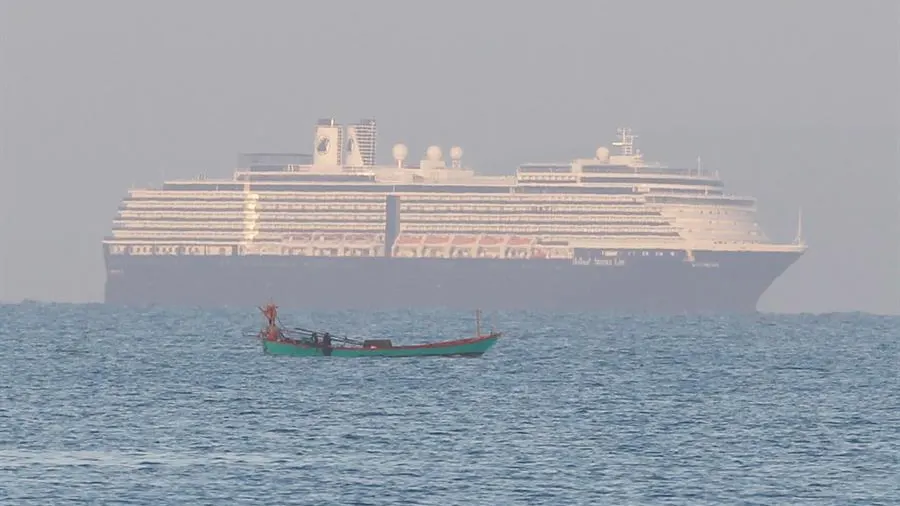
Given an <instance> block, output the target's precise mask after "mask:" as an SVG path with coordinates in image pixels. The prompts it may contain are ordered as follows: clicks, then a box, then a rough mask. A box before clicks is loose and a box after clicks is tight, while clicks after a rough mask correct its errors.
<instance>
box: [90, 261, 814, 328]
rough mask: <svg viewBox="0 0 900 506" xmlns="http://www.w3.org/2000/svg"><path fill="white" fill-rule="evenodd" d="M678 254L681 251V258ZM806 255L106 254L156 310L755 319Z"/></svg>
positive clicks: (110, 299)
mask: <svg viewBox="0 0 900 506" xmlns="http://www.w3.org/2000/svg"><path fill="white" fill-rule="evenodd" d="M670 255H671V256H670ZM799 256H800V254H799V253H794V252H713V251H710V252H695V255H694V258H693V259H692V261H687V260H685V259H684V258H680V257H676V256H675V252H650V254H648V256H646V257H642V256H638V257H635V258H628V259H625V260H623V261H616V260H613V261H608V260H604V259H602V258H598V257H591V256H590V255H588V256H585V257H584V258H583V259H581V260H579V261H576V262H573V261H572V260H489V259H430V258H378V257H370V258H359V257H352V258H327V257H301V256H230V257H212V256H209V257H191V256H149V255H148V256H128V255H109V254H107V255H106V262H107V281H106V290H105V300H106V302H107V303H110V304H117V305H130V306H145V305H167V306H199V307H223V306H229V307H256V306H257V305H259V304H260V303H261V301H266V300H275V301H278V304H279V305H280V306H282V307H294V308H306V309H323V310H334V309H369V310H380V309H406V308H429V307H431V308H451V309H463V310H471V309H472V308H481V309H486V310H542V311H543V310H546V311H599V312H610V313H628V314H638V313H655V314H673V313H751V312H755V311H756V305H757V301H758V300H759V298H760V296H761V295H762V294H763V293H764V292H765V291H766V289H767V288H768V287H769V285H771V283H772V282H773V281H774V280H775V279H776V278H777V277H778V276H779V275H780V274H781V273H783V272H784V271H785V270H786V269H787V268H788V267H789V266H790V265H791V264H792V263H793V262H794V261H796V259H797V258H798V257H799Z"/></svg>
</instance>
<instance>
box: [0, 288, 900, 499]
mask: <svg viewBox="0 0 900 506" xmlns="http://www.w3.org/2000/svg"><path fill="white" fill-rule="evenodd" d="M281 319H282V321H283V323H284V324H285V325H288V326H292V325H293V326H301V327H307V328H316V329H324V330H329V331H331V332H333V333H335V334H340V335H347V336H358V337H389V338H391V339H393V340H394V342H400V343H414V342H425V341H434V340H440V339H453V338H458V337H466V336H470V335H472V334H474V332H475V318H474V314H468V313H460V312H453V311H441V310H433V311H398V312H370V313H364V312H315V313H313V312H304V311H301V310H287V309H282V311H281ZM262 322H263V320H262V316H261V315H260V314H259V311H258V310H257V309H256V308H244V309H222V310H201V309H172V308H122V307H111V306H105V305H99V304H98V305H70V304H42V303H22V304H14V305H3V306H0V343H2V346H0V357H2V358H0V392H2V393H0V504H9V505H31V504H34V505H57V504H62V505H65V504H92V505H93V504H104V505H106V504H122V505H126V504H135V505H136V504H141V505H174V504H192V505H203V504H210V505H213V504H214V505H221V504H253V505H273V504H315V505H326V504H339V505H382V504H385V505H387V504H390V505H441V506H447V505H456V504H459V505H506V504H527V505H553V506H560V505H582V504H584V505H597V504H613V505H622V504H629V505H631V504H648V505H668V504H685V505H688V504H689V505H704V504H715V505H730V504H740V505H755V504H759V505H772V504H791V505H797V504H810V505H813V504H814V505H854V504H859V505H878V504H884V505H888V504H890V505H896V504H900V379H898V370H900V318H898V317H888V316H876V315H870V314H861V313H841V314H801V315H779V314H762V313H760V314H754V315H748V316H740V317H736V316H730V317H712V316H671V317H652V318H651V317H637V316H633V317H625V316H602V315H595V314H580V313H572V314H545V313H528V312H498V313H491V312H485V313H484V315H483V327H484V328H485V329H490V328H494V329H495V330H498V331H502V332H503V333H504V335H503V338H502V339H501V340H500V341H499V343H498V344H497V345H496V346H495V347H494V348H493V349H492V350H490V351H489V352H488V353H487V354H485V355H484V356H483V357H481V358H455V359H454V358H409V359H405V358H392V359H388V358H380V359H379V358H369V359H346V358H344V359H341V358H334V357H322V358H288V357H273V356H268V355H265V354H263V353H262V350H261V348H260V346H259V343H258V342H257V341H255V340H254V339H253V338H251V337H249V336H248V333H252V332H254V331H256V330H258V329H259V327H260V326H261V324H262Z"/></svg>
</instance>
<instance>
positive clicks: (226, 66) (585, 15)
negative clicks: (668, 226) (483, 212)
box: [0, 0, 900, 312]
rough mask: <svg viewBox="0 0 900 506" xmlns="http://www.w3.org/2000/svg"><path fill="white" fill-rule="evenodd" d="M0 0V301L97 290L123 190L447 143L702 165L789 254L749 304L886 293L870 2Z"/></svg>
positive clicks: (892, 66)
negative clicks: (347, 134)
mask: <svg viewBox="0 0 900 506" xmlns="http://www.w3.org/2000/svg"><path fill="white" fill-rule="evenodd" d="M534 4H535V5H536V6H534V7H530V6H528V5H527V4H526V3H523V2H483V1H482V2H475V1H471V2H462V1H454V2H433V1H421V0H420V1H408V2H399V1H394V2H391V1H378V2H362V1H360V2H351V1H335V2H275V1H268V2H220V1H205V2H201V1H190V2H175V1H160V2H141V3H138V2H122V1H107V2H98V1H81V2H69V1H65V2H63V1H59V2H50V1H36V0H31V1H18V0H2V1H0V100H2V101H0V134H2V136H0V142H2V144H0V167H2V175H3V183H2V184H0V198H2V204H0V205H2V208H0V210H2V212H3V220H2V223H0V236H2V241H0V260H2V266H0V300H19V299H22V298H36V299H46V300H60V301H94V300H101V299H102V294H103V280H104V270H103V259H102V253H101V245H100V241H101V240H102V238H103V236H104V235H105V234H106V233H107V232H108V231H109V228H110V225H111V220H112V218H113V216H114V213H115V210H116V206H117V204H118V202H119V200H120V199H121V198H122V197H123V196H124V194H125V191H126V190H127V188H128V187H129V186H131V185H132V184H134V185H151V184H152V185H157V184H159V183H160V182H161V179H162V178H163V177H165V178H176V177H178V178H181V177H184V178H187V177H193V176H195V175H197V174H198V173H201V172H203V173H206V174H208V175H209V176H216V175H218V176H230V174H231V171H232V169H233V165H234V161H235V154H236V153H237V152H238V151H255V150H279V151H303V152H308V151H310V144H311V136H312V123H313V122H314V121H315V119H316V118H318V117H325V116H332V115H333V116H335V117H337V118H338V119H339V120H340V121H354V120H356V119H359V118H360V117H367V116H375V117H376V118H377V119H378V121H379V140H380V144H379V147H380V151H379V158H380V159H381V160H383V161H388V160H389V157H390V145H391V144H392V143H394V142H399V141H402V142H405V143H407V144H408V145H409V146H410V150H411V153H410V156H411V157H414V156H415V155H418V154H419V153H422V152H424V149H425V147H426V146H427V145H428V144H431V143H437V144H440V145H442V146H445V147H449V146H450V145H451V144H459V145H461V146H462V147H463V149H464V150H465V156H464V161H465V162H466V163H467V164H469V165H471V166H473V167H474V168H475V169H476V170H479V171H481V172H484V173H504V172H511V171H513V170H514V169H515V166H516V165H517V164H519V163H522V162H527V161H546V160H557V159H561V160H568V159H571V158H574V157H576V156H590V155H591V154H592V153H593V152H594V150H595V149H596V147H597V146H598V145H601V144H605V145H608V143H609V141H610V140H611V138H612V137H613V135H614V134H615V129H616V127H617V126H621V125H630V126H631V127H632V128H634V129H635V131H636V133H638V134H639V135H640V138H639V139H638V143H639V147H640V148H641V149H642V150H643V152H644V154H645V157H646V158H648V159H656V160H661V161H668V162H670V163H678V162H680V163H686V164H694V163H695V159H696V157H697V156H698V155H700V156H702V159H703V165H704V168H716V169H719V170H720V172H721V174H722V176H723V177H724V178H725V182H726V187H727V189H728V190H729V191H731V192H734V193H740V194H748V195H753V196H756V197H757V198H758V199H759V208H760V221H761V223H762V225H763V226H764V228H765V229H766V231H767V232H768V233H769V235H770V236H772V237H773V238H777V239H781V240H790V239H792V238H793V235H794V231H795V227H796V213H797V208H798V207H800V206H802V207H803V212H804V231H805V236H806V239H807V241H808V242H809V244H810V249H809V251H808V252H807V254H806V255H805V256H804V257H803V258H801V259H800V260H799V261H798V262H797V263H796V264H795V265H794V266H793V267H791V268H790V269H789V270H788V271H787V272H786V273H785V274H784V275H783V276H782V277H781V278H780V279H779V280H777V281H776V283H775V284H774V285H773V286H772V287H771V289H770V290H769V291H768V292H767V293H766V295H764V296H763V299H762V300H761V303H760V309H762V310H774V311H832V310H841V311H843V310H863V311H873V312H900V268H898V260H900V224H898V223H900V213H898V207H900V206H898V194H900V193H898V192H900V186H898V161H900V156H898V127H897V123H898V121H897V118H898V103H900V102H898V90H900V70H898V69H900V66H898V41H897V37H898V10H897V3H896V2H893V1H888V0H884V1H862V0H861V1H853V2H849V1H836V0H834V1H807V2H800V1H759V2H729V1H722V0H718V1H708V2H694V1H678V2H671V1H663V0H656V1H644V2H636V1H631V2H621V1H618V2H608V1H597V0H594V1H583V2H564V1H557V2H535V3H534Z"/></svg>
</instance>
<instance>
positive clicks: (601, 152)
mask: <svg viewBox="0 0 900 506" xmlns="http://www.w3.org/2000/svg"><path fill="white" fill-rule="evenodd" d="M596 156H597V159H598V160H603V161H606V160H609V149H607V148H604V147H603V146H600V147H599V148H597V152H596Z"/></svg>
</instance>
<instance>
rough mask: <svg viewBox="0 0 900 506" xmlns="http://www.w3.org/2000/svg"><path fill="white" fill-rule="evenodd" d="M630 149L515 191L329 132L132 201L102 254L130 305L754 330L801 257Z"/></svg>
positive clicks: (751, 210) (523, 174)
mask: <svg viewBox="0 0 900 506" xmlns="http://www.w3.org/2000/svg"><path fill="white" fill-rule="evenodd" d="M634 140H635V135H633V133H632V131H631V130H630V129H628V128H621V129H619V130H618V137H617V139H616V140H615V142H612V143H611V146H610V147H609V148H607V147H600V148H598V149H596V152H595V153H594V155H593V156H592V157H587V158H578V159H574V160H570V161H566V162H559V163H525V164H523V165H521V166H519V167H518V168H517V170H516V172H515V174H514V175H508V176H485V175H478V174H476V173H475V172H474V171H473V170H471V169H470V168H466V167H465V166H464V164H463V161H462V158H463V150H462V149H461V148H460V147H459V146H452V147H450V149H449V152H448V154H449V163H448V160H446V159H445V155H444V152H443V150H442V149H441V148H440V147H439V146H430V147H427V149H425V150H424V152H423V155H424V156H423V157H422V158H421V160H419V161H418V162H414V161H408V160H407V157H408V154H409V150H408V149H407V147H406V146H405V145H403V144H396V145H394V146H393V149H392V155H393V160H394V162H393V163H391V164H387V165H379V164H378V163H377V162H376V123H375V120H374V119H366V120H361V121H359V122H358V123H355V124H348V125H342V124H339V123H337V122H336V121H335V120H334V119H324V120H319V121H318V123H317V124H316V125H315V135H314V138H313V146H312V153H311V154H303V153H247V154H240V155H239V156H238V167H239V168H237V169H236V170H235V173H234V176H233V178H231V179H224V178H223V179H218V180H214V179H207V178H204V177H199V178H195V179H190V180H173V181H166V182H164V183H163V184H162V187H161V188H153V189H133V190H131V191H129V192H128V195H127V197H126V198H124V200H123V201H122V202H121V205H120V206H119V210H118V214H117V216H116V217H115V219H114V221H113V226H112V232H111V234H110V235H109V236H108V237H106V238H105V239H104V241H103V250H104V256H105V261H106V270H107V279H106V287H105V300H106V302H107V303H112V304H124V305H152V304H159V305H176V306H183V305H190V306H201V307H215V306H231V307H235V306H237V307H253V306H256V305H258V304H260V303H261V302H265V301H269V300H274V301H277V302H278V303H279V304H281V305H283V306H288V307H298V308H310V309H325V310H334V309H344V308H347V309H401V308H426V307H433V308H452V309H472V308H481V309H494V310H507V309H508V310H550V311H601V312H611V313H618V314H622V313H631V314H641V313H643V314H646V313H655V314H672V313H735V312H737V313H747V312H754V311H756V305H757V301H758V300H759V298H760V296H761V295H762V294H763V292H765V291H766V289H767V288H768V287H769V286H770V285H771V284H772V282H773V281H774V280H775V279H776V278H777V277H778V276H780V275H781V274H782V273H783V272H784V271H785V270H786V269H787V268H788V267H789V266H790V265H791V264H793V263H794V262H795V261H796V260H797V259H798V258H799V257H800V256H801V255H802V254H803V253H804V252H805V251H806V245H805V244H804V242H803V240H802V238H801V236H800V233H799V224H798V235H797V239H796V240H795V241H794V242H793V243H790V244H778V243H774V242H773V241H771V240H769V239H768V238H767V237H766V235H765V233H764V232H763V230H762V229H761V228H760V226H759V225H758V224H757V222H756V201H755V199H754V198H751V197H743V196H736V195H731V194H729V193H726V191H725V188H724V184H723V182H722V180H721V179H720V178H719V175H718V172H712V171H708V170H701V169H700V168H699V167H695V168H684V167H682V168H677V167H668V166H666V165H664V164H661V163H656V162H645V161H644V158H643V155H642V154H641V152H640V150H638V149H636V148H635V143H634Z"/></svg>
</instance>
